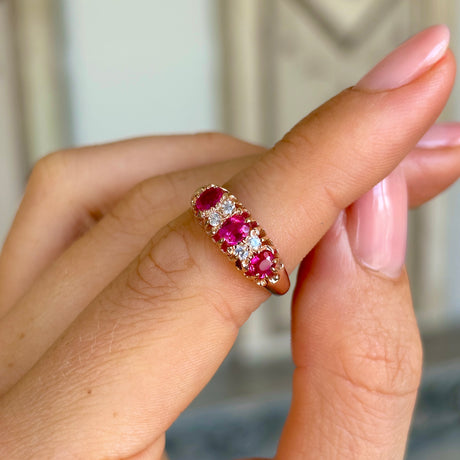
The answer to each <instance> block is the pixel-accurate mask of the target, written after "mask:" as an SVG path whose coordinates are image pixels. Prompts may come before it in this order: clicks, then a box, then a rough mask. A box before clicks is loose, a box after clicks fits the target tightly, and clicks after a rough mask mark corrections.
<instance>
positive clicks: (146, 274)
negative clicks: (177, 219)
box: [127, 225, 196, 302]
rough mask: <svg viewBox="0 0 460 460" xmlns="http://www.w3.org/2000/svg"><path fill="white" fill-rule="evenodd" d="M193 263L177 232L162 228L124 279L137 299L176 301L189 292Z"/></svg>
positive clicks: (179, 231)
mask: <svg viewBox="0 0 460 460" xmlns="http://www.w3.org/2000/svg"><path fill="white" fill-rule="evenodd" d="M194 268H196V263H195V260H194V259H193V257H192V254H191V252H190V250H189V247H188V244H187V242H186V240H185V237H184V235H183V232H182V231H181V229H178V228H174V227H173V226H172V225H168V226H167V227H165V229H164V230H163V231H161V232H160V234H158V235H157V236H156V237H155V238H154V240H152V241H151V243H149V245H148V246H147V248H146V249H145V250H144V251H143V253H142V254H141V255H140V256H139V257H138V258H137V259H136V261H135V263H134V269H133V270H131V271H130V274H129V276H128V278H127V286H128V288H129V289H130V290H131V291H132V292H134V293H136V295H137V296H138V297H139V298H143V299H144V300H146V301H149V302H151V301H152V300H154V299H158V298H161V299H162V300H168V299H169V300H170V299H178V298H180V297H181V296H184V297H185V296H186V295H187V293H189V292H190V291H191V290H193V283H192V280H193V272H194V271H195V270H194Z"/></svg>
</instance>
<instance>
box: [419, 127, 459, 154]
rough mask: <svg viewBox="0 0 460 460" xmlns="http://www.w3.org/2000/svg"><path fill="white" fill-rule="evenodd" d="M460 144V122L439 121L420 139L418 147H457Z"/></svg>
mask: <svg viewBox="0 0 460 460" xmlns="http://www.w3.org/2000/svg"><path fill="white" fill-rule="evenodd" d="M457 145H460V123H455V122H452V123H439V124H437V125H433V126H432V127H431V128H430V129H429V130H428V131H427V132H426V133H425V135H424V136H423V137H422V138H421V139H420V140H419V141H418V144H417V147H421V148H424V149H434V148H436V147H455V146H457Z"/></svg>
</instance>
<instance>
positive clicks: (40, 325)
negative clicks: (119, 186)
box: [0, 125, 460, 394]
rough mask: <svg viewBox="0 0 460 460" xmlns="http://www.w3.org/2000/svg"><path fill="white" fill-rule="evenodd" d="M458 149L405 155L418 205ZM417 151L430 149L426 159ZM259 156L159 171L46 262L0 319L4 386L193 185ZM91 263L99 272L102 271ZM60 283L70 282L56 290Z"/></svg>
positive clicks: (0, 388) (459, 166)
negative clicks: (41, 273)
mask: <svg viewBox="0 0 460 460" xmlns="http://www.w3.org/2000/svg"><path fill="white" fill-rule="evenodd" d="M455 126H456V129H457V130H458V125H455ZM459 150H460V149H459V148H458V147H457V148H453V147H437V148H433V149H429V150H428V149H423V150H421V149H418V150H416V151H414V152H413V153H410V154H409V155H408V156H407V157H406V158H405V159H404V160H403V163H402V166H403V168H402V171H403V172H404V174H405V177H406V181H407V182H408V193H409V203H410V205H411V206H419V205H421V204H423V203H424V202H425V201H426V200H428V199H431V198H433V197H434V196H436V195H437V194H438V193H440V192H441V191H442V190H444V189H445V188H446V187H447V186H448V185H449V184H450V183H451V182H453V181H454V180H455V178H456V177H458V176H459V175H460V152H459ZM418 155H422V156H423V157H424V158H423V161H419V158H418ZM254 161H256V156H252V157H250V158H245V159H239V160H236V161H235V160H232V161H230V162H225V163H224V164H218V165H210V166H208V167H205V168H196V169H194V170H190V171H187V172H185V171H184V172H180V173H172V174H170V175H167V176H158V177H154V178H152V179H149V180H147V181H145V182H143V183H141V184H139V185H138V186H136V187H135V188H134V189H133V190H132V191H131V192H130V193H128V195H127V196H126V197H125V198H124V199H122V200H121V201H120V202H119V203H118V204H117V205H116V206H115V208H114V209H113V210H112V211H110V212H109V213H108V214H107V215H105V216H104V217H103V218H102V219H101V221H100V222H98V223H97V224H96V225H95V226H94V227H93V228H91V230H90V231H88V232H87V233H86V234H85V235H83V236H82V237H81V238H80V239H79V240H78V241H76V242H75V243H74V244H73V245H72V246H71V247H70V248H69V249H68V250H67V251H65V252H64V253H63V254H62V255H61V256H60V257H59V258H58V260H56V262H55V263H54V264H52V265H51V266H50V267H49V268H48V269H47V270H46V273H45V274H44V276H42V277H41V279H40V280H38V281H37V282H35V283H34V285H33V286H32V288H31V289H30V290H29V291H28V292H27V294H26V295H25V296H24V297H23V298H22V299H21V300H20V301H19V302H18V303H17V304H16V305H15V307H14V309H12V310H11V311H10V312H9V314H8V315H6V316H5V317H4V318H3V321H2V322H0V337H1V346H0V363H2V365H1V366H0V375H1V376H2V378H1V379H0V381H1V384H0V394H1V393H3V392H5V391H7V390H8V388H10V387H11V386H12V385H13V384H14V383H15V382H16V381H17V380H18V379H19V378H20V377H22V376H23V375H24V374H25V372H26V371H27V370H29V369H30V368H31V367H32V365H33V364H34V363H35V362H36V361H37V360H38V358H40V356H41V355H42V354H43V353H44V352H45V350H47V349H48V348H49V347H50V345H51V344H52V343H53V342H54V341H55V340H56V339H57V338H58V337H59V336H60V335H61V334H62V332H64V330H65V329H66V328H67V327H68V326H69V324H70V323H71V322H72V321H73V320H74V319H75V317H76V316H77V315H78V314H79V313H80V312H81V311H82V310H83V309H84V307H86V305H87V304H88V303H89V302H90V301H91V300H92V299H93V298H94V297H96V295H97V294H98V293H99V292H100V291H101V290H102V289H103V288H104V287H105V286H106V285H107V284H108V283H109V282H110V281H111V280H112V279H113V278H114V277H115V276H116V275H117V274H118V273H119V272H120V271H122V269H123V268H124V267H125V266H126V265H127V264H128V263H129V262H130V261H131V260H132V259H133V258H134V257H135V255H136V254H138V253H139V251H140V250H141V249H142V248H143V247H144V246H145V245H146V244H147V242H148V240H149V239H150V235H151V234H152V232H153V233H154V232H155V231H156V230H158V229H159V228H161V227H162V226H163V225H165V224H166V223H167V222H169V221H170V220H171V219H172V218H173V217H174V216H175V215H178V214H180V213H181V212H183V211H184V210H185V207H186V203H187V202H188V195H189V192H190V190H192V189H193V188H194V187H195V188H196V187H197V186H199V184H202V183H207V182H210V181H212V180H214V181H216V180H217V181H219V179H221V178H222V182H224V181H225V180H226V179H227V178H228V177H229V176H230V175H232V173H233V172H234V171H238V170H239V169H242V168H243V167H244V166H249V165H250V164H251V163H252V162H254ZM147 197H152V200H150V199H148V198H147ZM146 198H147V199H146ZM120 248H123V251H120ZM88 266H90V267H92V269H93V270H95V271H96V272H97V273H98V274H99V275H98V276H97V278H95V277H94V276H93V272H92V271H90V270H88V268H87V267H88ZM69 279H70V280H71V282H70V281H69ZM56 285H58V286H65V289H61V290H60V291H59V292H56V290H55V286H56ZM81 286H85V289H81ZM51 292H53V295H52V296H50V294H49V293H51ZM50 297H51V298H50ZM69 299H71V300H69ZM63 305H66V308H65V309H63V308H62V306H63Z"/></svg>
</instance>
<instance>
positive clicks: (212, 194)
mask: <svg viewBox="0 0 460 460" xmlns="http://www.w3.org/2000/svg"><path fill="white" fill-rule="evenodd" d="M223 194H224V191H223V190H222V189H221V188H220V187H210V188H207V189H206V190H205V191H204V192H202V193H201V195H200V196H199V197H198V198H197V200H196V203H195V206H196V209H198V211H207V210H208V209H211V208H212V207H213V206H215V205H216V204H217V203H218V202H219V201H220V199H221V198H222V195H223Z"/></svg>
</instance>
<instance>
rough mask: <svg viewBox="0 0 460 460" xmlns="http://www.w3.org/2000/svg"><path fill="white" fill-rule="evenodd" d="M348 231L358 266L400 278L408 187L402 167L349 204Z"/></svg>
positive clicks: (404, 243) (405, 229) (404, 244)
mask: <svg viewBox="0 0 460 460" xmlns="http://www.w3.org/2000/svg"><path fill="white" fill-rule="evenodd" d="M347 231H348V238H349V241H350V246H351V248H352V251H353V254H354V256H355V258H356V260H357V261H358V262H359V263H360V264H361V265H363V266H365V267H367V268H369V269H371V270H373V271H376V272H379V273H381V274H383V275H385V276H387V277H390V278H397V277H399V275H400V274H401V270H402V267H403V265H404V260H405V256H406V238H407V187H406V180H405V178H404V175H403V173H402V170H401V168H397V169H396V170H395V171H393V172H392V173H391V174H390V175H389V176H388V177H386V178H385V179H384V180H383V181H382V182H380V183H379V184H377V185H376V186H375V187H374V188H373V189H372V190H370V191H369V192H367V193H366V194H365V195H364V196H362V197H361V198H360V199H358V200H357V201H356V202H355V203H353V205H351V207H350V208H349V210H348V213H347Z"/></svg>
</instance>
